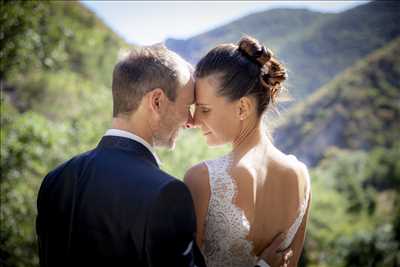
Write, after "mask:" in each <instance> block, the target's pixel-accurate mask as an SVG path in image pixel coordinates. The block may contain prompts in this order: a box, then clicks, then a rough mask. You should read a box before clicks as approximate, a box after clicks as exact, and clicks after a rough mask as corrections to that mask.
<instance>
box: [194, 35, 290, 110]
mask: <svg viewBox="0 0 400 267" xmlns="http://www.w3.org/2000/svg"><path fill="white" fill-rule="evenodd" d="M211 75H215V77H216V78H217V81H218V83H219V87H218V95H220V96H225V97H228V98H229V99H230V100H231V101H234V100H238V99H240V98H241V97H244V96H253V97H254V98H255V99H256V101H257V112H258V115H259V116H261V115H262V114H263V113H264V111H265V110H266V109H267V107H268V105H269V103H270V102H272V103H275V102H276V99H277V97H278V95H279V93H280V91H281V90H282V88H283V86H282V83H283V81H285V80H286V78H287V74H286V69H285V67H284V66H283V65H282V64H281V63H279V62H278V60H277V59H276V58H274V55H273V53H272V52H271V50H269V49H268V48H266V47H264V46H263V45H262V44H260V43H259V42H258V41H257V40H256V39H254V38H252V37H248V36H246V37H243V38H241V39H240V41H239V43H238V45H234V44H221V45H218V46H217V47H215V48H214V49H212V50H211V51H210V52H208V53H207V55H205V56H204V57H203V58H202V59H201V60H200V61H199V63H198V64H197V66H196V71H195V76H196V78H197V79H200V78H204V77H208V76H211Z"/></svg>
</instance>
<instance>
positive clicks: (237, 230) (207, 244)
mask: <svg viewBox="0 0 400 267" xmlns="http://www.w3.org/2000/svg"><path fill="white" fill-rule="evenodd" d="M205 163H206V165H207V167H208V172H209V177H210V178H209V179H210V188H211V197H210V201H209V207H208V211H207V217H206V227H205V240H204V247H203V253H204V256H205V261H206V264H207V266H208V267H220V266H221V267H222V266H224V267H226V266H232V267H243V266H254V265H255V262H256V257H255V256H254V255H253V253H252V251H253V243H252V242H251V241H249V240H247V239H246V237H247V236H248V234H249V231H250V224H249V221H248V220H247V218H246V216H245V214H244V212H243V210H241V209H240V208H238V207H237V206H236V205H235V204H233V203H234V200H235V197H236V196H237V185H236V183H235V181H234V180H233V179H232V177H231V176H230V175H229V174H228V170H229V167H230V166H231V163H232V157H231V155H230V154H228V155H226V156H224V157H222V158H219V159H217V160H210V161H206V162H205Z"/></svg>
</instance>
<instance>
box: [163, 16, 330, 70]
mask: <svg viewBox="0 0 400 267" xmlns="http://www.w3.org/2000/svg"><path fill="white" fill-rule="evenodd" d="M330 16H332V15H330V14H323V13H319V12H313V11H308V10H305V9H274V10H268V11H263V12H258V13H254V14H251V15H248V16H245V17H243V18H241V19H239V20H236V21H233V22H231V23H228V24H226V25H224V26H221V27H218V28H216V29H214V30H211V31H208V32H205V33H202V34H200V35H197V36H194V37H193V38H190V39H187V40H179V39H167V40H166V42H165V43H166V45H167V47H168V48H170V49H172V50H174V51H176V52H178V53H179V54H180V55H182V56H183V57H185V58H186V59H187V60H189V61H190V62H192V63H196V62H197V61H198V60H199V59H200V57H202V56H203V55H205V54H206V53H207V51H208V50H210V49H211V48H212V47H214V46H216V45H218V44H221V43H227V42H233V43H236V42H237V41H238V40H239V39H240V37H242V36H243V34H249V35H252V36H254V37H256V38H259V39H260V40H264V41H265V42H266V44H267V45H268V46H269V47H271V48H273V49H274V51H275V52H279V50H280V47H281V46H282V45H283V44H284V43H285V42H286V41H287V40H292V39H293V40H296V39H298V38H300V37H301V35H302V34H304V32H307V31H309V30H310V29H312V28H313V27H315V25H317V24H318V23H320V22H321V21H322V20H325V19H327V18H328V17H330Z"/></svg>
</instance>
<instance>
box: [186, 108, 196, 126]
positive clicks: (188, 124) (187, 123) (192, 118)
mask: <svg viewBox="0 0 400 267" xmlns="http://www.w3.org/2000/svg"><path fill="white" fill-rule="evenodd" d="M185 127H186V129H189V128H195V124H194V117H193V116H192V114H191V113H190V112H189V115H188V119H187V121H186V124H185Z"/></svg>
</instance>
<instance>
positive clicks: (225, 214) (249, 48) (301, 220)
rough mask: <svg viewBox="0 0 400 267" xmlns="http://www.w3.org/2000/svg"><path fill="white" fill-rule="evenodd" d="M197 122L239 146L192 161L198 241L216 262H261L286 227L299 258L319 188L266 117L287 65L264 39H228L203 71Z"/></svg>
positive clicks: (189, 176) (214, 140) (209, 135)
mask: <svg viewBox="0 0 400 267" xmlns="http://www.w3.org/2000/svg"><path fill="white" fill-rule="evenodd" d="M195 76H196V111H195V114H194V123H195V125H196V126H197V127H199V128H200V129H201V131H202V132H203V134H204V136H205V138H206V139H207V143H208V145H210V146H215V145H221V144H226V143H230V144H232V148H233V149H232V151H231V152H230V153H229V154H228V155H225V156H223V157H221V158H218V159H215V160H207V161H205V162H202V163H200V164H198V165H195V166H193V167H192V168H191V169H189V170H188V171H187V173H186V175H185V183H186V184H187V186H188V187H189V189H190V191H191V193H192V196H193V201H194V206H195V211H196V217H197V227H198V229H197V240H196V241H197V243H198V245H199V247H200V248H201V250H202V252H203V254H204V257H205V260H206V264H207V266H208V267H217V266H223V267H229V266H232V267H234V266H237V267H246V266H254V265H255V264H256V261H257V258H258V257H259V256H260V254H261V252H262V251H263V249H264V248H265V247H267V246H268V244H270V242H271V240H273V238H274V236H276V235H277V234H278V233H280V232H285V233H286V235H285V238H284V239H283V242H282V243H281V245H280V248H279V249H281V250H285V249H286V248H288V247H289V246H290V247H291V248H292V250H293V257H292V258H291V261H290V262H289V266H297V263H298V261H299V258H300V255H301V251H302V248H303V243H304V237H305V229H306V224H307V220H308V213H309V206H310V198H311V190H310V178H309V175H308V171H307V167H306V166H305V165H304V164H303V163H302V162H300V161H299V160H297V159H296V158H295V157H294V156H292V155H286V154H284V153H282V152H281V151H279V150H278V149H277V148H276V147H275V146H274V145H273V144H272V142H271V141H270V140H269V138H268V137H267V135H266V134H265V132H266V131H265V130H264V129H263V126H262V118H263V114H264V113H265V111H266V110H267V109H268V108H269V106H270V105H272V104H274V102H275V100H276V98H277V96H278V94H279V92H280V90H281V88H282V83H283V81H284V80H285V79H286V71H285V68H284V67H283V65H282V64H280V63H279V62H278V61H277V59H276V58H275V57H274V56H273V54H272V52H271V51H270V50H269V49H267V48H265V47H264V46H262V45H261V44H260V43H259V42H258V41H257V40H256V39H253V38H251V37H243V38H242V39H241V40H240V41H239V43H238V45H234V44H222V45H218V46H217V47H215V48H214V49H212V50H211V51H210V52H209V53H208V54H207V55H206V56H205V57H203V58H202V59H201V60H200V62H199V63H198V65H197V66H196V71H195Z"/></svg>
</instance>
